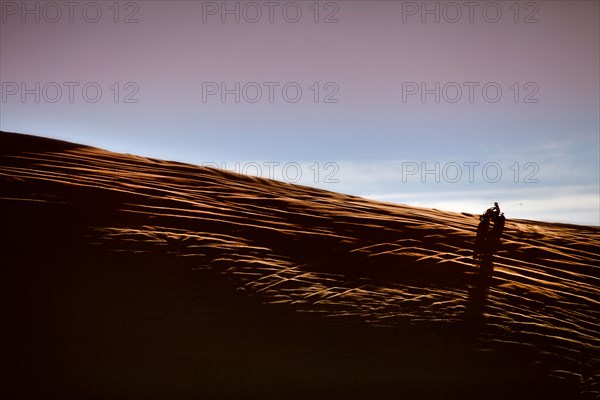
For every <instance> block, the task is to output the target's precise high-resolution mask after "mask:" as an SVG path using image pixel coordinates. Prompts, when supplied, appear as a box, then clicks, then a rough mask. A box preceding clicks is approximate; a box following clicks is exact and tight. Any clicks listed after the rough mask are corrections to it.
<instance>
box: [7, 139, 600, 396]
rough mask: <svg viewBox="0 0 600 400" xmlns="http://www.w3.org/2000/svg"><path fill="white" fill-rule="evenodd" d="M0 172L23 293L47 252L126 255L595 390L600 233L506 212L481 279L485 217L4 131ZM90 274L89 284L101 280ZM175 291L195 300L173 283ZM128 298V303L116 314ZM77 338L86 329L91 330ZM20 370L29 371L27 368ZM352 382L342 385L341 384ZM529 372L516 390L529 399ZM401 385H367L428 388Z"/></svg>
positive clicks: (559, 385) (277, 302) (291, 315)
mask: <svg viewBox="0 0 600 400" xmlns="http://www.w3.org/2000/svg"><path fill="white" fill-rule="evenodd" d="M0 166H1V169H0V182H1V187H2V194H1V195H0V207H1V208H2V210H3V214H4V215H3V219H4V220H5V221H7V225H6V226H7V232H9V235H10V238H9V239H8V241H6V242H5V243H6V246H7V247H6V248H7V249H8V250H9V253H10V252H11V251H12V253H11V254H12V256H14V258H15V259H17V260H18V261H16V262H15V264H14V269H16V270H18V269H19V268H24V270H25V272H23V271H16V272H14V273H15V277H14V282H17V286H16V288H15V292H18V290H17V289H18V288H22V287H24V286H27V282H29V281H30V280H32V279H33V278H32V276H38V275H40V274H41V276H44V277H46V278H47V277H48V276H50V275H49V272H48V271H45V272H40V271H39V270H41V269H43V268H44V266H43V263H42V260H43V259H46V258H50V259H57V260H62V261H61V262H62V264H61V265H62V267H61V268H64V269H69V268H71V267H67V266H64V258H65V253H67V254H68V253H69V252H73V253H74V254H77V256H74V257H75V258H77V257H82V256H81V254H85V257H87V258H85V257H84V259H86V260H87V259H93V258H96V259H98V260H100V259H101V260H105V261H106V260H113V259H114V260H120V261H115V263H114V264H115V265H117V264H118V265H121V264H119V263H123V265H124V266H125V269H126V266H127V263H129V262H130V263H131V264H132V265H134V264H135V263H136V262H138V261H135V260H144V261H143V262H142V261H139V262H140V263H141V264H144V263H147V262H148V260H151V262H150V264H148V265H147V268H148V270H147V271H145V270H144V268H145V267H144V265H140V266H137V267H135V268H133V267H132V269H131V271H129V272H127V271H124V270H123V269H119V271H121V272H119V273H123V274H140V275H139V276H142V275H144V274H150V275H151V274H158V275H157V277H156V278H152V279H157V280H161V279H162V278H160V276H162V275H161V274H169V273H170V272H169V271H185V274H198V276H203V277H207V276H209V277H211V278H210V279H215V280H216V281H218V282H224V284H223V285H224V286H223V288H222V289H220V290H221V292H220V294H218V295H216V297H214V298H217V299H218V298H221V297H222V296H224V295H223V294H222V293H225V292H223V291H227V290H229V289H227V288H230V289H231V292H232V293H234V295H232V296H238V297H239V298H240V299H242V301H241V302H242V303H243V302H245V301H248V302H249V303H248V304H250V303H252V304H254V303H253V302H255V303H256V304H257V306H256V307H264V308H260V310H264V309H266V310H267V311H266V312H270V311H268V310H277V311H273V312H274V313H276V314H277V313H281V315H282V316H281V317H278V318H280V319H279V320H278V321H292V322H290V324H291V325H290V326H294V327H295V328H294V329H296V328H298V326H297V325H295V324H296V323H297V322H295V321H302V323H301V326H302V325H303V324H312V323H314V324H315V326H321V325H320V324H325V325H327V326H329V325H332V326H335V329H339V330H340V332H352V331H353V330H354V329H357V330H360V329H375V330H376V331H377V332H384V333H382V335H392V336H390V337H392V339H389V340H390V341H391V342H393V340H394V339H393V334H398V335H400V336H399V337H403V336H402V335H404V334H406V332H411V333H414V334H415V335H417V336H421V335H422V336H423V337H427V338H431V340H433V341H434V342H436V343H438V342H439V343H442V344H443V346H445V345H446V343H451V344H452V345H451V346H459V347H458V348H463V347H460V346H467V347H468V348H470V349H472V350H473V351H474V352H476V353H478V354H479V353H481V354H486V353H499V354H507V355H510V357H513V355H514V357H516V358H518V359H519V361H518V362H517V361H515V365H518V366H519V368H522V367H523V366H526V367H527V368H530V369H531V371H534V372H532V375H531V376H535V377H539V381H535V383H531V386H534V384H540V383H541V384H544V385H546V384H548V385H550V386H548V387H547V388H546V389H547V390H552V391H554V392H553V393H555V394H556V393H561V395H566V394H568V395H569V396H571V395H575V394H576V395H577V396H581V397H582V398H598V396H600V379H599V378H600V370H599V365H600V363H599V361H600V353H599V349H600V332H599V330H598V321H599V320H600V291H599V289H598V288H599V283H600V274H599V269H600V255H599V251H598V249H599V244H600V236H599V233H600V229H599V228H597V227H587V226H576V225H568V224H552V223H544V222H536V221H528V220H512V219H510V215H508V221H507V223H506V228H505V230H504V232H503V233H502V237H501V242H500V244H499V246H498V248H497V249H496V250H495V251H494V254H493V255H492V256H491V259H490V265H488V266H487V267H488V271H487V272H486V271H484V270H483V269H484V268H482V265H481V263H480V261H478V260H477V258H476V257H474V250H475V245H474V243H475V234H476V231H477V225H478V223H479V219H478V216H476V215H469V214H466V213H464V214H460V213H450V212H442V211H438V210H431V209H423V208H417V207H411V206H407V205H397V204H390V203H383V202H376V201H371V200H366V199H363V198H360V197H356V196H350V195H344V194H339V193H334V192H329V191H325V190H320V189H316V188H311V187H305V186H299V185H293V184H288V183H283V182H277V181H272V180H268V179H263V178H256V177H250V176H243V175H239V174H236V173H233V172H229V171H222V170H217V169H212V168H208V167H198V166H193V165H187V164H182V163H177V162H171V161H163V160H156V159H150V158H144V157H140V156H134V155H128V154H117V153H112V152H109V151H105V150H101V149H97V148H92V147H87V146H82V145H77V144H71V143H67V142H60V141H54V140H50V139H43V138H38V137H33V136H27V135H21V134H13V133H6V132H2V133H0ZM33 253H35V254H33ZM24 254H25V255H24ZM36 257H37V258H36ZM122 260H128V261H127V262H123V261H122ZM111 263H112V261H111ZM78 268H85V265H83V266H78ZM95 268H98V269H99V270H102V268H104V267H103V266H102V265H101V264H99V266H97V267H95ZM112 268H114V267H111V268H108V270H110V271H113V269H112ZM61 271H63V270H61ZM113 272H114V271H113ZM78 273H81V272H78ZM178 273H179V272H178ZM57 274H59V273H58V272H57ZM61 274H63V275H60V274H59V276H62V277H64V276H71V275H68V274H67V273H65V272H61ZM69 274H70V273H69ZM94 274H96V272H94ZM98 274H100V273H98ZM94 276H96V275H94ZM97 276H102V279H108V278H106V277H105V275H97ZM135 276H138V275H135ZM185 276H188V275H185ZM86 279H87V278H86ZM114 279H117V278H114ZM119 279H121V278H119ZM123 279H125V278H123ZM128 279H129V278H128ZM207 279H208V278H207ZM117 280H118V279H117ZM93 281H94V280H93V279H91V278H90V279H88V280H86V281H85V282H86V283H85V284H82V285H83V287H93V285H94V282H93ZM36 285H37V286H36ZM36 285H34V286H35V287H36V290H38V292H34V291H33V290H32V291H30V292H28V291H27V290H25V292H26V293H27V296H28V297H31V296H33V297H35V296H36V293H45V294H47V292H44V290H49V289H43V288H44V287H45V286H44V282H38V283H36ZM73 285H75V286H77V284H73ZM85 285H88V286H85ZM106 285H108V284H106ZM106 285H105V286H103V287H108V286H106ZM165 285H166V284H165ZM117 286H118V285H117ZM68 287H69V288H71V287H74V286H68ZM118 287H119V286H118ZM40 288H41V289H40ZM171 289H173V293H177V291H178V290H189V291H190V293H192V292H193V291H194V289H193V288H188V289H177V288H176V287H169V288H168V289H164V290H165V292H169V291H170V290H171ZM39 290H41V292H39ZM206 290H209V289H206ZM186 293H187V292H186ZM21 296H25V295H24V294H23V293H22V292H21V293H20V294H19V293H16V294H14V297H11V299H12V300H14V303H15V304H16V305H15V304H13V305H15V308H14V310H15V311H14V312H15V313H18V314H19V315H15V316H14V318H15V321H18V322H20V323H21V324H22V325H23V326H25V327H24V328H19V329H21V330H19V329H18V330H17V332H18V335H17V333H15V335H16V336H20V337H31V335H33V333H32V332H33V328H32V326H33V325H32V324H31V322H29V321H30V320H29V319H28V317H27V316H24V315H22V314H23V313H24V312H25V310H27V312H28V313H29V314H30V315H31V313H32V312H34V311H32V310H33V306H31V307H30V306H27V307H25V306H21V305H19V304H20V302H22V297H21ZM116 296H117V297H118V296H123V294H118V295H116ZM132 296H133V295H132ZM136 296H141V297H140V298H144V296H145V295H144V294H142V293H139V294H137V295H136ZM174 296H176V295H174ZM220 296H221V297H220ZM82 298H85V295H82ZM70 299H71V300H73V301H77V299H78V297H77V295H76V294H72V297H71V298H70ZM244 299H248V300H244ZM29 301H33V300H29ZM40 301H42V302H43V298H41V297H40ZM61 301H62V303H60V304H62V305H64V304H66V303H67V301H66V300H61ZM86 301H91V300H86ZM94 301H96V300H94ZM132 301H133V300H132ZM136 301H138V300H136ZM83 303H85V301H83ZM134 303H135V302H134ZM134 303H127V301H125V300H123V301H121V302H120V303H118V305H115V307H118V308H119V309H122V308H123V307H126V306H127V304H134ZM8 304H9V306H10V304H12V303H11V302H9V303H8ZM90 304H91V303H90ZM94 304H95V303H94ZM136 304H137V303H136ZM211 304H212V303H211ZM236 304H237V303H236ZM213 305H214V307H220V305H219V304H213ZM155 306H156V307H166V306H165V305H164V303H160V305H155ZM106 307H108V306H106ZM132 307H133V306H132ZM232 307H233V306H232ZM236 307H238V306H236ZM236 309H237V308H236ZM258 309H259V308H256V310H258ZM108 310H109V309H107V311H106V313H107V314H110V313H111V312H112V311H110V312H109V311H108ZM110 310H113V309H112V308H111V309H110ZM252 310H254V309H252ZM53 312H54V311H52V312H50V314H52V313H53ZM165 312H167V311H165ZM169 312H170V311H169ZM180 312H183V313H184V312H185V310H180ZM244 312H247V313H249V314H252V312H253V311H248V310H245V311H244ZM263 312H264V311H260V313H263ZM34 313H35V312H34ZM257 313H258V312H257ZM40 314H41V312H40ZM34 315H36V318H37V317H39V316H37V314H34ZM169 315H170V314H169ZM277 315H280V314H277ZM39 318H41V317H39ZM110 318H112V317H110V316H107V317H106V319H107V321H109V320H110ZM55 321H56V320H55ZM60 321H62V322H60V323H59V324H58V325H60V327H59V328H41V331H42V332H45V333H42V334H41V336H39V337H37V340H40V341H44V340H45V339H44V337H45V336H44V335H47V336H48V337H53V339H51V341H52V343H54V342H53V341H56V340H59V339H57V338H56V337H61V338H62V339H60V340H66V341H72V340H73V338H74V336H69V335H68V334H66V333H65V332H67V331H68V330H69V329H71V328H65V326H67V325H66V324H67V323H74V324H76V322H72V321H71V322H69V318H68V317H65V318H64V319H62V320H60ZM227 321H229V322H227V324H235V323H234V322H232V321H230V320H227ZM313 321H316V322H313ZM284 323H286V322H279V324H284ZM40 324H41V326H43V327H44V326H45V325H44V324H45V323H44V322H42V323H40ZM90 324H91V323H90ZM90 326H92V325H90ZM215 326H216V325H215ZM227 326H229V327H230V328H231V329H234V328H232V326H234V325H231V326H230V325H227ZM73 329H75V328H73ZM107 329H108V328H107ZM132 329H133V328H132ZM48 332H50V333H48ZM52 332H54V333H52ZM56 332H59V333H56ZM73 332H78V333H77V335H79V334H80V333H81V329H80V328H77V329H75V330H74V331H73ZM223 332H226V329H224V330H223ZM336 332H337V331H336ZM369 332H371V331H369ZM398 332H400V333H398ZM52 335H54V336H52ZM61 335H62V336H61ZM73 335H75V334H73ZM90 335H91V334H90ZM115 335H117V336H119V335H121V333H119V334H115ZM349 335H350V336H351V335H353V333H349ZM83 336H85V335H83ZM90 337H93V335H91V336H90ZM386 337H388V336H386ZM65 338H66V339H65ZM48 340H50V339H48ZM90 340H96V339H90ZM115 340H116V339H115ZM127 340H130V339H127ZM190 340H191V339H190ZM386 340H387V339H386ZM327 343H329V342H327ZM386 343H388V342H386ZM86 345H87V346H90V345H89V343H87V344H86ZM103 345H105V344H103ZM22 346H24V345H22ZM22 346H16V348H20V347H22ZM40 346H41V347H42V348H44V349H46V347H44V345H40ZM69 346H70V345H69ZM92 348H93V346H92ZM46 350H47V349H46ZM88 351H91V350H89V349H88ZM449 351H450V350H449ZM398 352H400V350H398ZM399 354H400V353H399ZM16 356H17V357H18V354H17V355H16ZM214 357H217V356H216V355H215V356H214ZM254 357H255V358H257V359H260V357H261V355H260V354H254ZM378 357H383V356H381V355H380V356H378ZM510 357H509V361H508V365H510V360H511V358H510ZM521 358H522V359H521ZM47 359H48V360H51V359H53V358H52V357H50V356H48V357H47ZM233 360H234V361H232V363H234V364H235V365H237V364H236V363H239V360H238V359H236V358H233ZM219 362H221V361H219ZM48 363H50V361H48ZM315 363H316V364H318V365H320V364H319V362H317V361H315ZM65 364H66V363H65ZM192 364H193V363H192ZM192 364H190V365H192ZM73 365H75V364H73ZM193 365H197V364H193ZM202 365H205V364H202ZM336 365H337V364H336ZM65 368H66V367H65ZM223 368H224V367H223ZM235 368H238V367H232V369H233V370H236V369H235ZM238 369H239V368H238ZM19 371H20V372H18V374H21V375H25V374H26V372H25V371H27V367H22V369H19ZM351 371H353V372H356V371H355V370H354V369H352V370H351ZM361 371H362V370H361ZM306 373H307V374H309V373H308V372H306ZM361 373H362V375H359V376H362V377H363V378H364V377H366V376H368V372H365V371H362V372H361ZM344 376H345V375H344V374H342V373H340V376H339V377H337V378H336V379H338V380H339V381H341V382H345V381H344ZM436 376H437V377H438V378H439V376H438V375H436ZM19 378H20V379H21V378H22V376H19ZM139 379H142V378H139ZM173 379H175V378H173ZM178 379H179V378H178ZM215 379H216V378H215ZM282 379H283V378H282ZM307 379H308V378H307ZM352 379H354V378H352ZM352 379H351V378H350V375H348V380H352ZM486 379H488V380H491V381H493V377H492V378H486ZM503 379H504V380H503ZM506 379H508V378H506V377H504V378H501V377H500V378H498V380H499V383H498V384H499V386H503V385H504V386H510V385H512V384H513V383H511V381H507V380H506ZM527 379H529V378H527ZM527 379H525V378H524V381H523V382H521V381H519V385H521V386H522V387H521V386H520V387H519V388H518V389H515V390H514V391H513V392H510V393H513V394H514V393H521V392H519V390H522V392H523V393H529V392H528V391H527V390H529V389H531V388H526V386H527V382H528V381H527ZM301 380H302V379H300V381H301ZM309 381H310V382H312V383H314V379H313V380H310V379H309ZM367 381H368V379H367ZM398 381H399V383H394V381H393V380H392V379H391V378H390V379H389V380H385V384H386V385H387V386H385V385H381V384H375V383H373V384H372V385H371V386H377V387H378V388H379V389H381V390H383V389H382V387H384V386H385V387H388V388H389V387H392V386H393V385H395V384H397V385H398V386H402V385H403V384H404V385H405V386H406V385H408V386H410V384H408V383H406V382H415V381H419V380H418V379H416V378H414V379H412V380H411V378H404V380H403V379H399V380H398ZM425 381H426V379H425ZM281 382H287V381H285V380H282V381H281ZM403 382H404V383H403ZM486 382H487V381H486ZM288 383H289V382H288ZM338 383H339V382H338ZM248 385H250V384H248ZM306 385H308V386H310V384H308V383H306V382H305V386H306ZM284 386H285V385H284V384H283V383H282V387H284ZM364 386H365V387H367V386H369V385H368V384H367V383H365V384H364ZM513 386H515V387H516V384H514V385H513ZM410 387H412V386H410ZM524 387H525V388H524ZM548 388H550V389H548ZM54 389H55V390H56V392H57V393H61V394H64V393H68V391H67V392H65V390H66V389H64V388H60V390H59V389H57V388H56V387H55V388H54ZM546 389H544V388H536V389H535V390H538V391H539V390H546ZM61 390H62V391H61ZM114 390H115V391H116V390H117V389H114ZM282 390H283V389H282ZM411 390H412V389H411ZM535 390H534V392H532V393H538V392H536V391H535ZM114 393H115V392H113V394H114ZM382 393H383V391H382ZM382 393H380V395H381V394H382ZM469 393H470V392H469ZM477 393H479V392H477ZM542 393H543V392H542ZM565 393H566V394H565ZM246 394H248V392H246ZM492 397H493V396H492Z"/></svg>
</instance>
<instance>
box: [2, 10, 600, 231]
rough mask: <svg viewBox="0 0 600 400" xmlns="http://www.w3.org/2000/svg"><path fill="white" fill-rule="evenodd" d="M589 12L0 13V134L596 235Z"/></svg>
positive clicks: (599, 62) (596, 134)
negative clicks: (590, 229) (492, 209)
mask: <svg viewBox="0 0 600 400" xmlns="http://www.w3.org/2000/svg"><path fill="white" fill-rule="evenodd" d="M599 4H600V3H599V2H597V1H552V0H550V1H548V0H546V1H533V2H532V1H518V2H517V1H495V2H494V1H473V2H466V1H458V2H452V1H450V2H440V1H419V2H411V1H372V0H370V1H361V0H359V1H319V2H317V1H256V2H253V1H238V2H235V1H226V2H221V1H217V2H211V1H208V2H207V1H176V0H175V1H121V2H115V1H113V0H111V1H95V2H93V1H92V2H89V1H75V2H68V1H56V2H39V1H38V2H36V1H25V2H24V1H4V0H2V1H0V82H1V85H2V86H1V99H0V107H1V108H0V128H1V129H2V130H4V131H12V132H22V133H30V134H35V135H40V136H46V137H52V138H58V139H63V140H69V141H73V142H78V143H84V144H89V145H93V146H97V147H102V148H105V149H109V150H113V151H119V152H127V153H132V154H139V155H144V156H150V157H156V158H162V159H169V160H176V161H182V162H189V163H193V164H198V165H209V166H217V167H220V168H226V169H230V170H236V171H238V172H242V173H247V174H253V175H259V176H262V177H265V178H274V179H278V180H282V181H285V182H290V183H300V184H304V185H309V186H316V187H320V188H324V189H327V190H332V191H336V192H342V193H348V194H353V195H359V196H364V197H367V198H371V199H376V200H381V201H387V202H394V203H403V204H411V205H416V206H424V207H433V208H438V209H441V210H449V211H457V212H471V213H481V212H483V211H484V210H485V209H486V208H487V207H489V206H491V204H492V203H493V202H494V201H497V202H499V203H500V206H501V207H502V209H503V211H505V212H506V216H507V217H508V218H509V219H510V218H525V219H534V220H542V221H551V222H566V223H576V224H585V225H600V193H599V192H600V172H599V171H600V159H599V154H600V115H599V113H600V76H599V75H600V73H599V71H600V55H599V53H600V43H599V42H600V21H599V19H600V6H599Z"/></svg>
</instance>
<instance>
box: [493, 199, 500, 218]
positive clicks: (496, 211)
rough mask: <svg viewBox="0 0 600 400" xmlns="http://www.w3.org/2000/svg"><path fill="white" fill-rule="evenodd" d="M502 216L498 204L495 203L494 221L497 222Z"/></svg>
mask: <svg viewBox="0 0 600 400" xmlns="http://www.w3.org/2000/svg"><path fill="white" fill-rule="evenodd" d="M499 216H500V206H499V205H498V203H496V202H495V203H494V207H492V219H493V220H494V221H495V220H496V219H498V217H499Z"/></svg>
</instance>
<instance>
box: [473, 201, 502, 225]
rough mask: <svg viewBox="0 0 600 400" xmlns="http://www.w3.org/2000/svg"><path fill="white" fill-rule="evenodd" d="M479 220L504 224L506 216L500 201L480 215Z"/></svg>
mask: <svg viewBox="0 0 600 400" xmlns="http://www.w3.org/2000/svg"><path fill="white" fill-rule="evenodd" d="M479 220H480V221H485V222H490V221H492V222H494V224H497V223H500V224H501V225H504V221H505V220H506V218H505V217H504V213H501V212H500V207H499V206H498V203H494V206H493V207H490V208H488V209H487V210H486V211H485V213H483V214H481V215H480V216H479Z"/></svg>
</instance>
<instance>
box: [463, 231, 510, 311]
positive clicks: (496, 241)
mask: <svg viewBox="0 0 600 400" xmlns="http://www.w3.org/2000/svg"><path fill="white" fill-rule="evenodd" d="M503 231H504V219H501V220H498V221H496V222H495V223H494V224H493V225H492V227H491V228H490V222H489V221H488V220H483V221H481V222H480V223H479V226H478V227H477V234H476V237H475V244H474V247H473V264H474V266H475V267H477V273H476V274H475V275H474V276H473V279H472V281H471V286H470V288H469V291H468V298H467V304H466V307H465V313H464V321H465V322H477V321H482V320H483V319H484V312H485V308H486V302H487V296H488V291H489V287H490V285H491V284H492V280H493V274H494V256H495V254H496V252H497V251H498V249H499V248H500V245H501V237H502V232H503Z"/></svg>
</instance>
